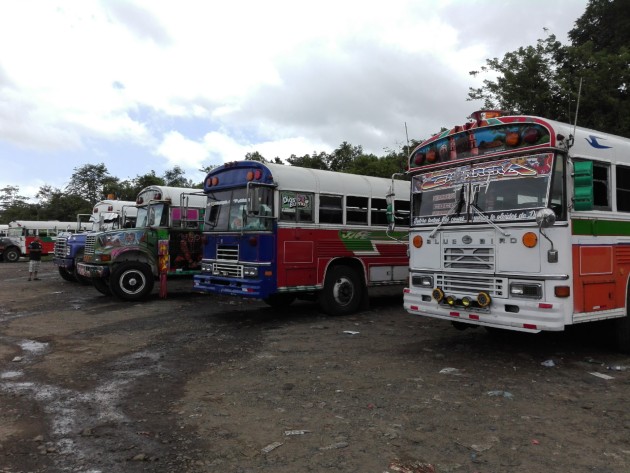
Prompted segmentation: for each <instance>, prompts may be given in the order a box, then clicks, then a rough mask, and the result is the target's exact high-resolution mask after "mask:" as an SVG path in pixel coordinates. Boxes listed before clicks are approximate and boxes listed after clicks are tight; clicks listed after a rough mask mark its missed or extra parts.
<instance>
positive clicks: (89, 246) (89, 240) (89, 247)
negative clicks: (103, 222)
mask: <svg viewBox="0 0 630 473" xmlns="http://www.w3.org/2000/svg"><path fill="white" fill-rule="evenodd" d="M96 235H97V234H96V233H95V234H92V235H87V237H86V238H85V250H84V253H83V254H84V255H93V254H94V246H95V244H96Z"/></svg>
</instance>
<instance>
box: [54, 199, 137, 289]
mask: <svg viewBox="0 0 630 473" xmlns="http://www.w3.org/2000/svg"><path fill="white" fill-rule="evenodd" d="M137 213H138V210H137V208H136V203H135V202H133V201H129V200H115V199H105V200H101V201H99V202H97V203H96V204H94V208H93V209H92V214H79V215H77V222H80V221H81V218H82V217H86V216H89V219H88V225H90V226H91V228H90V229H89V230H88V232H97V233H98V232H102V231H107V230H116V229H119V228H123V227H125V226H128V225H133V224H134V222H135V219H136V215H137ZM88 232H82V233H72V232H64V233H61V234H59V235H58V236H57V241H56V242H55V255H54V257H53V263H54V264H55V265H56V266H57V269H58V271H59V275H60V276H61V277H62V278H63V279H64V280H66V281H70V282H75V281H78V282H80V283H82V284H91V280H90V279H87V278H84V277H83V276H81V275H80V274H78V273H77V271H76V265H77V263H79V262H81V261H82V260H83V252H84V248H85V240H86V238H87V234H88Z"/></svg>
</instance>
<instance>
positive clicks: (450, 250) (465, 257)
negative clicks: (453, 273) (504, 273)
mask: <svg viewBox="0 0 630 473" xmlns="http://www.w3.org/2000/svg"><path fill="white" fill-rule="evenodd" d="M494 266H495V255H494V247H492V246H488V247H468V246H466V247H461V246H459V247H448V246H447V247H445V248H444V269H472V270H476V271H481V270H483V271H494Z"/></svg>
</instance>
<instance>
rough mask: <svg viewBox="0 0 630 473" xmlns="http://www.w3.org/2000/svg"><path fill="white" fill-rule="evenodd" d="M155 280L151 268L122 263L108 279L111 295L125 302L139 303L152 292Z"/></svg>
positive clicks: (137, 264)
mask: <svg viewBox="0 0 630 473" xmlns="http://www.w3.org/2000/svg"><path fill="white" fill-rule="evenodd" d="M154 283H155V280H154V278H153V273H152V272H151V268H150V267H149V266H148V265H146V264H144V263H137V262H130V263H122V264H119V265H118V266H116V267H115V268H114V270H113V271H112V274H111V276H110V277H109V286H110V288H111V290H112V293H113V294H114V295H115V296H116V297H118V298H120V299H123V300H125V301H139V300H142V299H144V298H145V297H147V296H148V295H149V294H150V293H151V291H152V290H153V284H154Z"/></svg>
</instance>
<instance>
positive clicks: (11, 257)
mask: <svg viewBox="0 0 630 473" xmlns="http://www.w3.org/2000/svg"><path fill="white" fill-rule="evenodd" d="M3 257H4V260H5V261H6V262H7V263H17V262H18V261H19V260H20V252H19V250H18V249H17V248H14V247H12V248H9V249H8V250H5V252H4V254H3Z"/></svg>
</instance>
